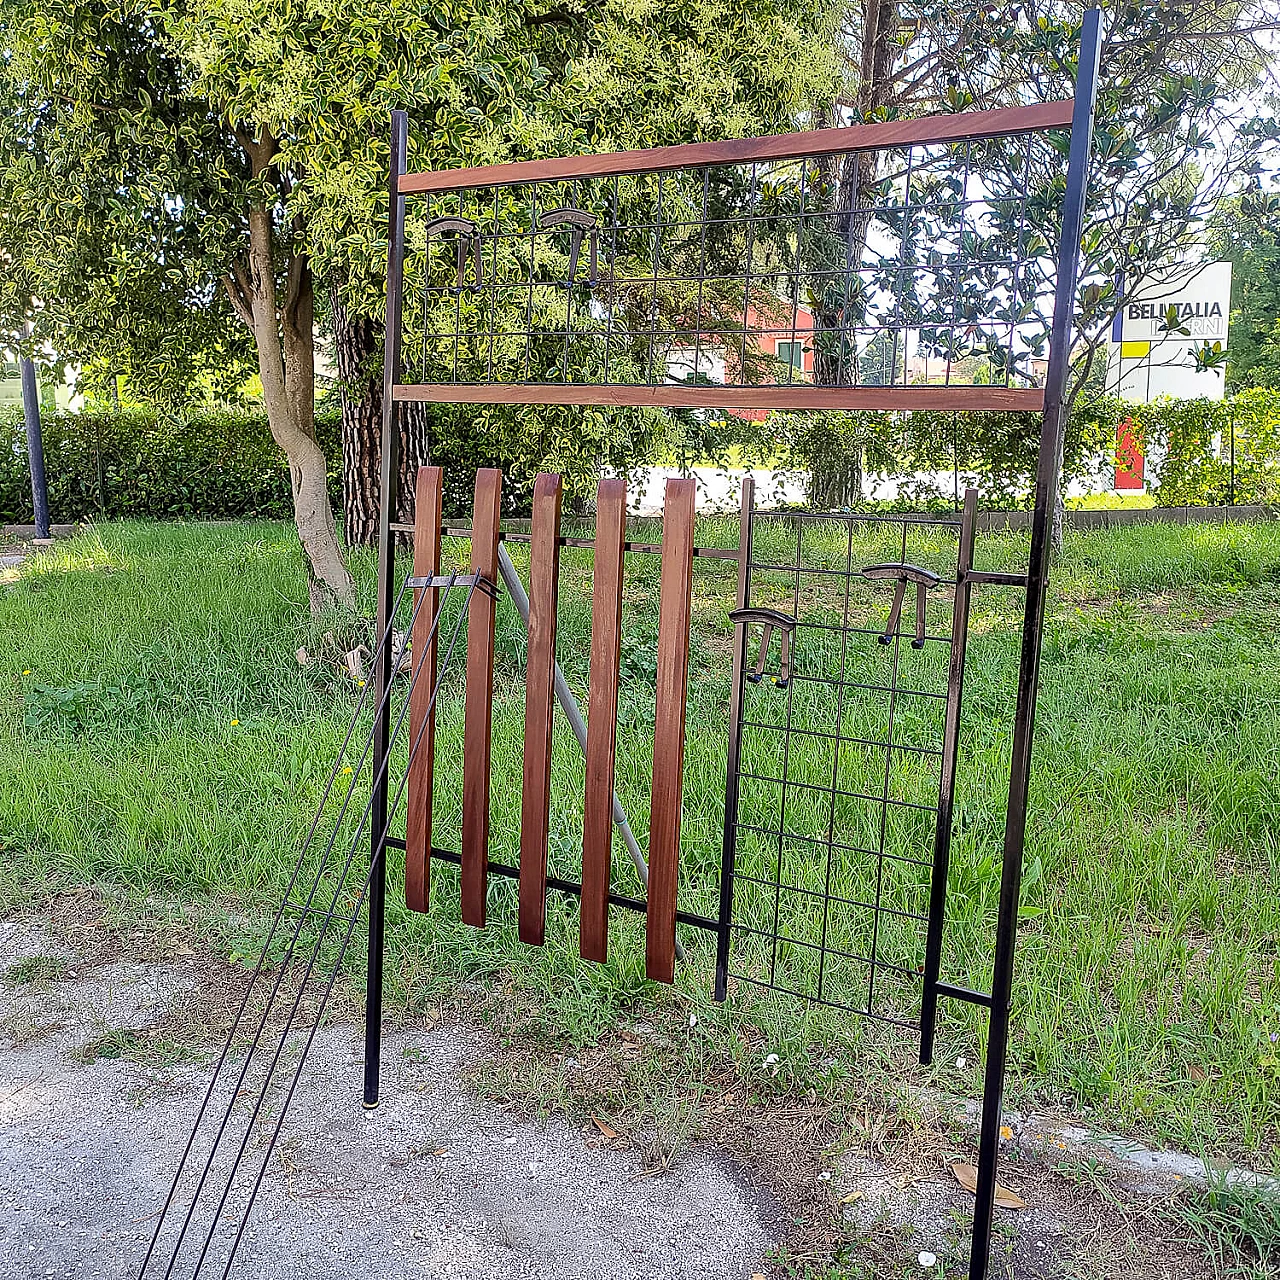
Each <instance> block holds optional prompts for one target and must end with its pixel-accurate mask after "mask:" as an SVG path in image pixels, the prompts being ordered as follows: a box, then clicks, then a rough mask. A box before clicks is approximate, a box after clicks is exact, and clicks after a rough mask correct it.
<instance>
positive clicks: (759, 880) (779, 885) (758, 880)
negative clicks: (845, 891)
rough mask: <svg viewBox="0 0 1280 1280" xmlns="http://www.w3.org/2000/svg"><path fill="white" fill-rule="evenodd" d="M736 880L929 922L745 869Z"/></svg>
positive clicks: (913, 914) (739, 872)
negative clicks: (753, 873) (769, 878)
mask: <svg viewBox="0 0 1280 1280" xmlns="http://www.w3.org/2000/svg"><path fill="white" fill-rule="evenodd" d="M733 876H734V879H735V880H746V881H748V882H749V883H751V884H758V885H762V886H763V887H764V888H766V889H779V890H781V891H782V892H783V893H801V894H804V896H805V897H806V898H820V899H822V900H824V901H826V902H833V903H836V904H837V905H838V906H842V907H858V908H859V909H860V910H862V911H872V912H876V911H883V912H884V913H885V914H886V915H891V916H898V917H899V918H900V919H903V920H918V921H920V923H921V924H927V923H928V921H929V917H928V916H922V915H919V914H917V913H916V912H914V911H899V910H898V908H897V907H886V906H885V905H884V904H883V903H881V905H880V906H878V907H877V906H876V905H875V903H872V902H860V901H858V899H857V898H842V897H840V896H839V895H838V894H834V893H824V892H823V891H822V890H821V889H805V888H803V887H802V886H801V885H798V884H785V883H783V882H782V881H779V880H766V879H765V878H764V877H763V876H753V875H748V874H747V873H746V872H745V871H737V870H735V871H734V873H733Z"/></svg>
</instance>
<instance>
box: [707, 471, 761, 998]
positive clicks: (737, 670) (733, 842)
mask: <svg viewBox="0 0 1280 1280" xmlns="http://www.w3.org/2000/svg"><path fill="white" fill-rule="evenodd" d="M755 492H756V487H755V479H754V478H753V477H752V476H746V477H744V478H743V481H742V513H741V515H740V517H739V523H738V595H737V603H736V605H735V606H734V607H735V608H736V609H745V608H747V607H748V604H749V599H750V595H751V534H752V523H753V521H754V519H755ZM746 668H747V624H746V623H745V622H739V623H736V624H735V627H734V637H733V673H732V675H731V677H730V683H729V751H728V761H727V764H726V766H725V783H724V835H723V837H722V840H721V845H720V932H719V934H718V935H717V936H716V985H715V998H716V999H717V1000H721V1001H723V1000H724V999H726V998H727V996H728V994H729V947H730V944H731V941H732V939H731V934H732V930H733V867H734V861H735V858H734V851H735V849H736V848H737V840H738V793H739V789H740V783H739V770H740V768H741V764H742V703H743V678H744V676H745V675H746Z"/></svg>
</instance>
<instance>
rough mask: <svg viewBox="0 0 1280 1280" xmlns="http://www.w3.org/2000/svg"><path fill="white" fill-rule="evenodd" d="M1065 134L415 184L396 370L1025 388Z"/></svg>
mask: <svg viewBox="0 0 1280 1280" xmlns="http://www.w3.org/2000/svg"><path fill="white" fill-rule="evenodd" d="M1064 145H1065V144H1064V143H1063V141H1062V137H1061V135H1059V134H1058V133H1055V132H1029V133H1019V134H1014V135H1012V136H1003V137H988V138H976V139H974V138H970V139H964V140H960V141H950V142H941V143H932V144H928V143H917V144H913V145H906V146H899V147H887V148H883V149H880V150H876V151H852V152H847V153H839V154H819V155H808V156H794V157H786V158H780V159H775V160H755V161H751V162H744V163H736V164H715V165H705V166H699V167H685V168H679V169H673V170H671V171H658V172H648V173H627V174H614V175H609V176H603V177H582V178H563V179H555V178H546V179H542V180H538V179H534V180H522V181H517V182H505V183H502V184H501V185H483V186H471V187H463V188H462V189H456V190H440V191H431V192H427V193H423V194H421V195H419V196H417V197H415V199H414V200H413V201H411V202H410V206H409V210H410V217H409V220H408V222H407V224H406V258H405V297H404V361H405V376H404V381H405V382H408V383H415V384H419V387H420V389H421V388H423V387H437V388H440V389H441V394H440V395H439V396H438V397H436V398H442V399H443V398H449V399H454V400H456V399H459V398H465V396H463V395H462V389H464V388H468V387H470V388H474V389H480V388H486V387H492V386H493V385H495V384H497V385H506V386H539V387H565V388H567V387H574V388H576V389H578V393H579V395H581V393H582V388H584V387H588V386H599V387H613V388H639V387H649V388H653V387H664V386H665V387H681V386H683V387H685V388H686V389H687V388H690V387H703V388H711V387H723V388H765V387H786V388H798V387H803V386H815V387H826V388H834V389H839V388H852V387H887V388H904V387H908V386H917V387H924V388H929V387H932V388H935V389H938V388H949V387H975V388H976V387H984V388H987V394H991V393H992V389H995V388H1004V389H1008V390H1022V391H1027V392H1031V391H1033V390H1034V389H1035V388H1037V387H1040V386H1042V385H1043V381H1044V364H1043V358H1044V356H1045V354H1046V346H1047V340H1048V330H1047V327H1046V321H1045V316H1046V315H1047V305H1046V300H1047V299H1048V298H1049V297H1050V296H1051V291H1052V280H1053V266H1052V262H1051V253H1050V249H1051V246H1050V243H1049V239H1048V237H1047V235H1046V232H1045V227H1046V225H1048V224H1049V222H1051V221H1052V219H1053V217H1054V216H1055V215H1056V210H1057V208H1059V207H1060V204H1061V193H1062V171H1063V154H1064ZM997 153H998V154H997ZM437 176H439V177H441V178H445V177H447V175H437ZM411 177H412V175H411ZM851 191H856V192H859V193H860V194H859V195H857V196H856V197H852V196H851V194H850V193H851ZM444 388H449V389H450V391H451V394H449V395H448V396H447V397H446V396H445V395H444V393H443V389H444ZM424 398H429V397H427V396H424ZM1030 405H1031V401H1030V400H1029V401H1028V406H1029V407H1030Z"/></svg>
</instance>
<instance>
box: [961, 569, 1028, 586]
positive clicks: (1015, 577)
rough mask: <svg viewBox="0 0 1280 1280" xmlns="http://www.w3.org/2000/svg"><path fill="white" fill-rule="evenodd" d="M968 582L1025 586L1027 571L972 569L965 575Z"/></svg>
mask: <svg viewBox="0 0 1280 1280" xmlns="http://www.w3.org/2000/svg"><path fill="white" fill-rule="evenodd" d="M964 577H965V581H966V582H974V583H977V582H986V583H989V584H990V585H991V586H996V587H1025V586H1026V585H1027V575H1026V574H1025V573H994V572H989V571H988V570H986V569H970V570H969V571H968V572H967V573H966V574H965V575H964Z"/></svg>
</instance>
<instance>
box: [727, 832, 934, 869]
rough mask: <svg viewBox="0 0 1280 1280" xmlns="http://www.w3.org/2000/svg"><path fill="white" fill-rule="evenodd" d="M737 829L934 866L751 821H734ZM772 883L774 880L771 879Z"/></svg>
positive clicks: (903, 856) (895, 854)
mask: <svg viewBox="0 0 1280 1280" xmlns="http://www.w3.org/2000/svg"><path fill="white" fill-rule="evenodd" d="M734 830H735V831H752V832H755V833H756V834H757V835H762V836H768V837H769V838H770V839H771V840H801V841H804V842H805V843H806V844H820V845H821V846H822V847H823V848H824V849H825V848H827V847H828V846H829V847H830V848H832V849H838V850H839V851H840V852H841V853H860V854H862V855H863V857H866V858H888V859H889V861H890V862H905V863H908V864H909V865H911V866H913V867H932V866H933V863H932V862H924V861H922V860H921V859H919V858H909V857H908V856H907V855H906V854H905V853H889V852H887V851H886V852H885V853H880V852H878V851H877V850H875V849H864V848H863V847H862V846H861V845H857V844H841V843H840V842H839V841H838V840H826V839H823V838H822V837H820V836H802V835H799V834H798V833H796V832H794V831H774V830H772V829H771V828H769V827H756V826H753V825H752V824H751V823H749V822H736V823H734ZM770 883H772V881H770Z"/></svg>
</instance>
